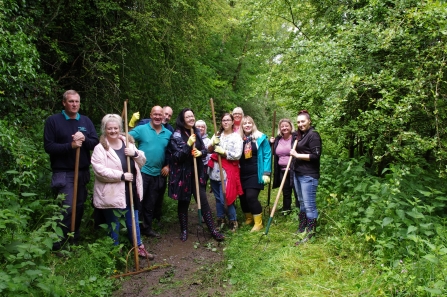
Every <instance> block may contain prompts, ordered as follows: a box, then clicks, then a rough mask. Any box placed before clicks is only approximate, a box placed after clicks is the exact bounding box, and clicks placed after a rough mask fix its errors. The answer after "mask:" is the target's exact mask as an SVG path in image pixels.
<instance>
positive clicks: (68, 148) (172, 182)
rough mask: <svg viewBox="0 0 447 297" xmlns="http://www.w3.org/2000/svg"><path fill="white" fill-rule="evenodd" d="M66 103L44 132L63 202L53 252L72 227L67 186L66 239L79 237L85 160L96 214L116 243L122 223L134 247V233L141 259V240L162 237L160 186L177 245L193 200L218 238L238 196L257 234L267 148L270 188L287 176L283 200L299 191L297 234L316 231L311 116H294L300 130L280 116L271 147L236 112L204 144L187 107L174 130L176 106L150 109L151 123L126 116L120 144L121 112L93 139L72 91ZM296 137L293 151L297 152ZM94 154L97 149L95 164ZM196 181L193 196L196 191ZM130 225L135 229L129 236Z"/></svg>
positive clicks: (315, 140)
mask: <svg viewBox="0 0 447 297" xmlns="http://www.w3.org/2000/svg"><path fill="white" fill-rule="evenodd" d="M62 104H63V106H64V110H62V112H61V113H58V114H55V115H52V116H50V117H49V118H48V119H47V121H46V123H45V131H44V147H45V151H46V152H47V153H48V154H49V155H50V162H51V168H52V171H53V175H52V183H51V186H52V188H53V189H54V190H55V192H57V193H62V194H64V195H65V198H64V200H63V204H64V205H65V207H64V211H63V219H62V220H61V227H62V230H63V237H61V239H60V241H58V242H56V243H54V245H53V250H59V249H60V248H61V247H62V245H63V244H64V243H65V242H66V241H67V238H68V234H69V230H71V228H72V226H71V220H72V201H73V188H74V185H75V184H76V183H77V185H78V190H77V203H76V218H75V222H76V224H75V226H74V228H73V229H74V236H73V237H72V238H70V240H72V241H73V242H74V243H76V242H77V241H78V239H79V226H80V223H81V219H82V215H83V212H84V203H85V201H86V198H87V188H86V185H87V184H88V182H89V180H90V174H89V166H90V163H91V164H92V168H93V172H94V175H95V183H94V191H93V205H94V207H95V210H99V211H100V213H101V214H102V216H103V218H104V219H105V221H106V223H107V225H108V228H109V234H110V236H111V238H112V239H113V242H114V244H115V245H118V244H119V238H118V234H119V228H120V223H119V219H120V218H121V217H124V218H125V223H126V227H127V230H128V238H129V240H130V241H131V242H134V234H135V237H136V242H137V245H138V254H139V255H140V256H143V257H148V258H149V259H153V258H154V256H153V255H151V254H150V253H148V252H147V250H146V249H145V247H144V244H143V242H142V240H141V235H146V236H150V237H158V238H159V237H160V235H159V234H158V233H157V232H155V231H154V229H153V224H154V222H158V224H160V223H161V217H162V205H163V197H164V195H165V191H166V188H167V189H168V196H169V197H171V198H172V199H174V200H177V201H178V204H177V205H178V206H177V214H178V220H179V225H180V240H181V241H186V240H187V238H188V207H189V204H190V202H191V198H192V197H194V198H195V199H196V201H197V199H200V203H201V209H202V217H203V221H204V222H205V224H206V225H207V227H208V229H209V231H210V233H211V235H212V236H213V238H214V239H216V240H217V241H221V240H224V238H225V236H224V235H223V234H222V232H221V230H222V227H223V226H224V224H225V222H226V218H225V217H227V218H228V226H229V229H230V230H232V231H236V229H237V228H238V221H237V216H236V207H235V202H236V200H237V198H238V197H239V201H240V205H241V209H242V211H243V212H244V214H245V224H253V225H254V226H253V228H252V229H251V231H259V230H262V228H263V224H262V206H261V204H260V202H259V194H260V191H261V190H262V189H263V188H264V185H266V184H268V183H269V182H270V175H271V173H272V170H271V169H272V166H271V165H272V164H271V160H272V158H271V156H272V151H271V143H272V144H273V149H274V151H273V152H274V155H275V159H274V160H275V161H274V177H273V186H274V187H275V186H278V185H279V183H280V182H281V180H282V178H283V177H284V175H285V176H287V182H286V183H285V185H284V187H283V195H284V201H289V200H290V201H291V192H292V190H293V189H296V192H297V195H298V200H299V206H300V212H299V227H298V232H307V234H308V235H307V237H306V238H305V239H304V240H308V239H309V238H310V237H311V236H312V235H313V234H314V232H315V225H316V219H317V217H318V211H317V208H316V202H315V200H316V199H315V198H316V190H317V186H318V179H319V167H320V166H319V164H320V163H319V159H320V154H321V139H320V136H319V134H318V133H317V132H316V131H315V130H314V129H313V128H312V127H311V126H310V124H311V121H310V116H309V114H308V113H307V111H301V112H300V113H299V115H298V118H297V121H298V130H297V131H296V132H294V131H293V124H292V122H291V121H290V120H287V119H283V120H281V121H280V123H279V135H278V136H277V137H276V138H273V137H272V138H271V139H270V141H269V139H268V137H267V136H266V135H265V134H263V133H262V132H260V131H258V129H257V127H256V124H255V122H254V120H253V118H252V117H250V116H244V113H243V111H242V109H241V108H240V107H237V108H235V109H234V110H233V112H232V113H225V114H224V115H223V116H222V117H221V118H220V127H219V129H218V131H217V133H216V134H215V135H213V136H212V137H211V138H209V137H208V135H207V128H206V123H205V122H204V121H202V120H199V121H196V118H195V115H194V112H193V110H191V109H190V108H184V109H182V110H181V111H180V112H179V114H178V116H177V118H176V121H175V128H173V127H172V126H171V125H170V124H169V121H170V119H171V117H172V114H173V110H172V108H171V107H169V106H165V107H161V106H154V107H153V108H152V110H151V114H150V119H143V120H140V119H139V117H140V115H139V113H138V112H137V113H134V114H133V115H132V118H131V119H130V121H129V127H130V128H131V130H130V132H129V133H128V134H129V135H128V137H127V139H126V137H125V135H124V133H123V119H122V118H121V117H120V116H119V115H117V114H107V115H105V116H104V117H103V119H102V121H101V133H102V135H101V137H100V138H98V135H97V134H96V131H95V127H94V125H93V123H92V122H91V120H90V119H89V118H88V117H86V116H83V115H80V114H79V108H80V96H79V94H78V93H77V92H76V91H74V90H68V91H66V92H65V93H64V95H63V100H62ZM295 140H297V141H298V145H297V146H296V149H293V143H294V141H295ZM77 150H79V153H78V154H79V155H78V156H79V157H78V160H77V157H76V155H77V154H76V151H77ZM90 151H93V154H92V156H91V158H90ZM290 157H293V159H294V162H293V166H292V168H291V169H290V170H289V172H285V168H286V165H287V162H288V159H289V158H290ZM194 159H196V161H194ZM194 163H195V164H196V166H197V170H196V171H195V170H194ZM75 164H76V165H78V168H79V174H78V175H77V176H75V174H74V171H75V166H76V165H75ZM196 174H197V176H196ZM168 177H169V178H168ZM196 180H197V181H198V184H199V189H196V183H195V181H196ZM208 180H209V181H210V186H211V190H212V192H213V194H214V196H215V199H216V215H217V220H216V222H215V221H214V219H213V214H212V213H213V212H212V210H211V208H210V206H209V203H208V199H207V196H206V184H207V182H208ZM222 181H223V183H222ZM197 193H198V194H197ZM197 196H199V197H197ZM131 202H132V203H131ZM132 204H133V208H132V207H131V205H132ZM285 206H286V205H285ZM289 207H290V204H289ZM132 209H133V211H134V212H133V213H132ZM139 220H141V224H140V223H139ZM133 223H134V225H135V226H136V228H135V229H136V230H135V231H134V232H132V225H133Z"/></svg>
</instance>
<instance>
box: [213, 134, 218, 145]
mask: <svg viewBox="0 0 447 297" xmlns="http://www.w3.org/2000/svg"><path fill="white" fill-rule="evenodd" d="M219 142H220V138H219V137H218V136H216V135H213V137H211V144H212V145H218V144H219Z"/></svg>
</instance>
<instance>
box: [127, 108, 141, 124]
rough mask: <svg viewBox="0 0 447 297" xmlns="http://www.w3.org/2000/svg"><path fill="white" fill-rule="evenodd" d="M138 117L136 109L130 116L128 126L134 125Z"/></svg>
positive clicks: (138, 113)
mask: <svg viewBox="0 0 447 297" xmlns="http://www.w3.org/2000/svg"><path fill="white" fill-rule="evenodd" d="M139 119H140V112H139V111H137V112H136V113H134V114H133V115H132V117H131V118H130V121H129V127H131V128H133V127H135V123H136V121H138V120H139Z"/></svg>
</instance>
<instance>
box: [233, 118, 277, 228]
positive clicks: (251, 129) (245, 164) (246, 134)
mask: <svg viewBox="0 0 447 297" xmlns="http://www.w3.org/2000/svg"><path fill="white" fill-rule="evenodd" d="M241 127H242V129H239V131H240V133H241V137H242V139H243V140H244V145H243V154H242V157H241V158H240V160H239V164H240V167H241V171H240V176H241V184H242V189H243V190H244V194H243V195H241V196H239V199H240V201H241V208H242V211H243V212H244V213H245V219H246V220H245V223H246V224H251V223H252V222H253V221H254V223H255V224H254V227H253V229H251V231H252V232H253V231H260V230H262V228H263V226H262V206H261V203H260V202H259V199H258V197H259V193H260V192H261V190H263V189H264V184H267V183H269V182H270V174H271V171H272V169H271V168H272V159H271V156H272V151H271V148H270V143H269V141H268V139H267V136H266V135H265V134H264V133H262V132H260V131H258V129H257V128H256V124H255V122H254V121H253V119H252V118H251V117H250V116H245V117H244V118H243V119H242V121H241Z"/></svg>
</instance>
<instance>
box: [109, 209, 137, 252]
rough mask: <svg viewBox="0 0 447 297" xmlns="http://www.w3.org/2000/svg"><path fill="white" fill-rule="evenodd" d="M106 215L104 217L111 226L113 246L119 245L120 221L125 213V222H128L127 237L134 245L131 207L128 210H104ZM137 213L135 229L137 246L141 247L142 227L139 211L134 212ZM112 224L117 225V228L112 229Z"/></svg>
mask: <svg viewBox="0 0 447 297" xmlns="http://www.w3.org/2000/svg"><path fill="white" fill-rule="evenodd" d="M102 211H103V213H104V217H105V219H106V222H107V225H109V231H110V233H109V234H110V237H112V239H113V244H114V245H118V244H119V240H118V236H119V235H118V234H119V232H120V222H119V219H120V217H122V215H123V213H124V212H126V213H125V222H126V228H127V236H128V238H129V241H130V242H131V243H132V244H133V236H132V213H131V212H130V207H127V208H126V209H119V208H108V209H102ZM115 213H116V214H119V215H120V216H116V215H115ZM134 213H135V227H136V234H137V245H138V246H140V245H141V244H142V242H141V238H140V226H139V224H138V210H134ZM112 223H114V224H115V228H112Z"/></svg>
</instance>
